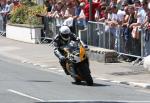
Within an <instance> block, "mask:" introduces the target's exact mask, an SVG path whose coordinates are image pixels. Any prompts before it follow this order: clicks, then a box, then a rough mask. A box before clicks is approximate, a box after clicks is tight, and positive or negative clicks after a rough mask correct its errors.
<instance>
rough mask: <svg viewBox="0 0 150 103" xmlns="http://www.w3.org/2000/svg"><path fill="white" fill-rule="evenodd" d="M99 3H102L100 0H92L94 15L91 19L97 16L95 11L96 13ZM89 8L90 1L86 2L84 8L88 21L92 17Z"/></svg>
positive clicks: (93, 19)
mask: <svg viewBox="0 0 150 103" xmlns="http://www.w3.org/2000/svg"><path fill="white" fill-rule="evenodd" d="M99 5H100V2H98V3H95V2H92V14H91V15H92V17H91V21H95V17H94V16H95V13H96V8H97V7H98V6H99ZM89 8H90V3H86V4H85V7H84V9H83V11H84V14H85V19H86V21H89V19H90V13H89Z"/></svg>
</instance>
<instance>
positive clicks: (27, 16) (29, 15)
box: [10, 5, 46, 25]
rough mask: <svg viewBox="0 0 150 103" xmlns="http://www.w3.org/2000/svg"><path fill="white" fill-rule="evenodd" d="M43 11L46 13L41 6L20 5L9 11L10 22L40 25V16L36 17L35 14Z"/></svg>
mask: <svg viewBox="0 0 150 103" xmlns="http://www.w3.org/2000/svg"><path fill="white" fill-rule="evenodd" d="M43 13H46V10H45V9H44V8H43V6H40V5H36V6H28V5H22V6H21V7H18V8H17V9H16V10H14V11H13V12H12V13H11V16H10V22H11V23H15V24H30V25H40V24H41V23H42V21H41V17H37V16H36V15H37V14H43Z"/></svg>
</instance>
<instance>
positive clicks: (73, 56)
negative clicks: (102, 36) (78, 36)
mask: <svg viewBox="0 0 150 103" xmlns="http://www.w3.org/2000/svg"><path fill="white" fill-rule="evenodd" d="M62 49H63V50H64V54H65V57H66V68H67V71H68V73H69V75H71V77H72V78H73V79H74V80H75V82H76V83H81V82H82V81H84V82H86V84H87V85H88V86H92V85H93V78H92V77H91V72H90V69H89V61H88V56H87V47H85V45H84V43H83V42H82V41H81V40H79V41H70V42H69V43H68V44H67V45H65V46H64V47H63V48H62Z"/></svg>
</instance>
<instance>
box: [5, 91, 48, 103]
mask: <svg viewBox="0 0 150 103" xmlns="http://www.w3.org/2000/svg"><path fill="white" fill-rule="evenodd" d="M8 91H9V92H12V93H15V94H18V95H21V96H24V97H27V98H30V99H34V100H37V101H40V102H45V101H44V100H43V99H39V98H36V97H33V96H30V95H27V94H24V93H21V92H18V91H15V90H12V89H8Z"/></svg>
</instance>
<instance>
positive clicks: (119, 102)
mask: <svg viewBox="0 0 150 103" xmlns="http://www.w3.org/2000/svg"><path fill="white" fill-rule="evenodd" d="M48 102H52V103H70V102H73V103H76V102H88V103H89V102H91V103H94V102H97V103H101V102H108V103H150V101H127V100H48Z"/></svg>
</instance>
